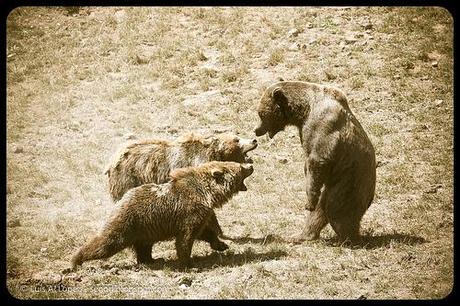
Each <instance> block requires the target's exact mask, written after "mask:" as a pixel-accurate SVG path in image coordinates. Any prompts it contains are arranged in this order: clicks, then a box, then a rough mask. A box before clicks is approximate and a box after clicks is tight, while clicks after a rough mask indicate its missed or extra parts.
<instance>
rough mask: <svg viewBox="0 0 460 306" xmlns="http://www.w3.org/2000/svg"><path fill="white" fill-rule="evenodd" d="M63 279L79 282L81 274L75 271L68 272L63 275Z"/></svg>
mask: <svg viewBox="0 0 460 306" xmlns="http://www.w3.org/2000/svg"><path fill="white" fill-rule="evenodd" d="M63 279H65V280H69V281H74V282H81V275H78V274H77V273H75V272H70V273H68V274H67V275H65V276H64V277H63Z"/></svg>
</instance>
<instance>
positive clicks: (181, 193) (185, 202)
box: [72, 161, 253, 268]
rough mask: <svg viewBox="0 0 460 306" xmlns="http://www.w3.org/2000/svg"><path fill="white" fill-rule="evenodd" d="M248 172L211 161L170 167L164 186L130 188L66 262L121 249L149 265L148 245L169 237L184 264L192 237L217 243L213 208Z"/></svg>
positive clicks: (187, 261)
mask: <svg viewBox="0 0 460 306" xmlns="http://www.w3.org/2000/svg"><path fill="white" fill-rule="evenodd" d="M252 172H253V168H252V165H249V164H239V163H235V162H216V161H213V162H209V163H205V164H202V165H200V166H197V167H188V168H181V169H175V170H173V171H172V172H171V180H170V181H169V182H167V183H164V184H160V185H157V184H154V183H150V184H145V185H142V186H139V187H136V188H133V189H131V190H130V191H128V192H127V193H126V194H125V195H124V196H123V198H122V199H121V201H120V203H119V204H120V207H119V209H118V210H117V211H116V213H115V214H114V216H113V217H112V218H111V219H110V220H109V221H108V222H107V224H106V225H105V227H104V229H103V230H102V233H100V234H99V235H97V236H96V237H94V238H93V239H91V240H90V241H89V242H88V243H86V244H85V245H84V246H83V247H82V248H81V249H80V250H79V251H78V253H77V254H76V255H75V256H74V257H73V258H72V267H73V268H75V267H76V266H77V265H81V264H82V263H83V262H84V261H87V260H93V259H102V258H107V257H110V256H112V255H114V254H116V253H117V252H119V251H121V250H123V249H124V248H127V247H132V248H133V249H134V252H135V253H136V257H137V261H138V263H145V262H151V261H152V257H151V250H152V246H153V244H154V243H155V242H158V241H164V240H169V239H172V238H175V240H176V252H177V256H178V258H179V261H180V263H181V264H183V265H186V266H188V265H189V264H190V254H191V250H192V245H193V242H194V240H195V239H197V238H198V237H200V236H203V235H205V236H207V238H208V239H209V240H210V242H211V243H219V242H218V239H217V234H218V230H219V229H218V225H217V223H216V222H215V221H216V220H215V218H213V217H212V216H213V215H214V212H213V208H216V207H221V206H222V205H223V204H224V203H226V202H227V201H228V200H229V199H230V198H231V197H232V196H233V195H234V194H236V193H237V192H238V191H244V190H247V188H246V186H245V185H244V179H245V178H246V177H248V176H249V175H251V174H252ZM203 231H207V232H205V233H203Z"/></svg>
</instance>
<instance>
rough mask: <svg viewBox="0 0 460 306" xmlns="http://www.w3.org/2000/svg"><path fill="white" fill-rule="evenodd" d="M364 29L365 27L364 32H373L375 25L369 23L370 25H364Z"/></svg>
mask: <svg viewBox="0 0 460 306" xmlns="http://www.w3.org/2000/svg"><path fill="white" fill-rule="evenodd" d="M363 27H364V30H371V29H372V28H373V27H374V25H373V24H372V23H370V22H368V23H366V24H364V25H363Z"/></svg>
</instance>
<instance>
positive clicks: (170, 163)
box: [105, 133, 257, 201]
mask: <svg viewBox="0 0 460 306" xmlns="http://www.w3.org/2000/svg"><path fill="white" fill-rule="evenodd" d="M256 147H257V140H256V139H243V138H240V137H238V136H235V135H231V134H218V135H215V136H208V137H205V136H202V135H199V134H194V133H190V134H186V135H183V136H181V137H179V138H178V139H177V140H176V141H168V140H163V139H150V140H142V141H137V142H134V143H131V144H129V145H127V146H125V147H124V148H122V150H121V151H119V152H118V153H116V154H115V155H114V157H113V159H112V162H111V163H110V164H109V165H108V167H107V169H106V171H105V174H107V176H108V181H109V191H110V195H111V197H112V199H113V200H114V201H118V200H119V199H121V197H122V196H123V194H125V192H127V191H128V190H129V189H131V188H133V187H137V186H140V185H142V184H147V183H156V184H161V183H165V182H166V181H167V180H168V179H169V172H170V171H171V170H172V169H175V168H183V167H189V166H197V165H199V164H202V163H205V162H209V161H213V160H215V161H234V162H239V163H245V162H250V159H249V158H248V156H247V153H248V152H249V151H251V150H254V149H255V148H256Z"/></svg>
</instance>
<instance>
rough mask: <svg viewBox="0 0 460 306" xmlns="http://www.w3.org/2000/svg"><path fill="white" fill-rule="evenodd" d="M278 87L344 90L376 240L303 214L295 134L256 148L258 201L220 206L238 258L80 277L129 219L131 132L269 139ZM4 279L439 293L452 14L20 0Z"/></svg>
mask: <svg viewBox="0 0 460 306" xmlns="http://www.w3.org/2000/svg"><path fill="white" fill-rule="evenodd" d="M277 77H283V78H284V79H285V80H302V81H311V82H319V83H325V84H330V85H334V86H337V87H338V88H340V89H341V90H343V91H344V92H345V93H346V94H347V96H348V98H349V104H350V108H351V109H352V110H353V112H354V113H355V115H356V117H357V118H358V120H360V122H361V123H362V125H363V127H364V128H365V130H366V131H367V133H368V134H369V136H370V138H371V140H372V142H373V144H374V146H375V149H376V155H377V161H378V168H377V187H376V195H375V199H374V202H373V204H372V205H371V206H370V208H369V210H368V212H367V213H366V214H365V216H364V218H363V221H362V228H361V232H362V234H363V235H364V240H365V242H366V243H365V245H363V246H360V247H346V246H343V245H340V244H338V243H337V241H336V240H335V239H334V237H335V234H334V232H333V231H332V229H331V227H330V226H327V227H326V228H325V230H324V231H323V232H322V234H321V238H320V239H319V240H318V241H314V242H303V243H300V244H295V243H292V242H291V241H292V240H291V238H292V237H294V236H296V235H298V234H300V232H301V230H302V227H303V225H304V220H305V217H306V216H307V214H308V212H307V211H305V209H304V202H305V199H306V196H305V180H304V174H303V161H304V156H303V151H302V148H301V146H300V140H299V136H298V133H297V130H296V129H295V128H292V127H289V128H287V129H286V130H285V131H284V132H281V133H279V134H278V135H276V137H274V139H271V140H270V139H268V138H267V137H266V136H264V137H261V138H259V139H258V140H259V147H258V148H257V149H256V150H255V151H253V152H251V153H250V155H251V156H252V158H253V160H254V164H253V165H254V169H255V171H254V174H253V175H252V176H251V177H249V178H248V179H247V186H248V191H246V192H240V193H239V194H238V195H237V196H236V197H234V198H233V199H232V200H231V201H230V202H229V203H227V204H226V205H225V206H224V207H223V208H221V209H218V210H216V214H217V216H218V219H219V222H220V224H221V226H222V228H223V231H224V233H225V234H226V235H227V236H230V237H232V239H231V240H227V241H226V242H227V243H228V244H229V245H230V249H229V250H227V251H225V252H222V253H218V252H214V251H212V250H211V249H210V248H209V246H208V244H206V243H204V242H196V243H195V245H194V248H193V250H192V256H193V258H192V260H193V262H194V267H193V268H191V269H188V270H186V271H180V270H177V269H176V268H175V265H174V263H175V262H176V253H175V249H174V243H173V242H172V241H171V242H163V243H160V244H158V245H155V246H154V248H153V253H152V254H153V257H154V258H163V259H164V260H165V262H164V263H161V264H160V263H158V264H154V265H136V262H135V258H134V257H133V254H132V252H131V251H130V250H125V251H123V252H121V253H118V254H116V255H115V256H113V257H111V258H110V259H108V260H99V261H91V262H87V263H85V264H84V265H83V266H82V267H81V268H80V269H78V270H76V271H74V272H70V273H65V272H66V268H68V267H69V265H70V263H69V262H70V259H71V257H72V255H73V254H74V253H75V252H76V251H77V250H78V248H79V247H80V246H81V245H82V244H83V243H84V242H85V241H86V240H87V239H89V238H90V237H91V236H92V235H94V234H96V233H97V232H98V231H99V230H100V229H101V227H102V226H103V224H104V222H105V220H106V219H107V218H108V216H109V215H110V213H111V212H112V211H113V210H114V209H115V205H114V204H113V203H111V200H110V197H109V194H108V190H107V179H106V177H105V176H104V174H103V170H104V166H105V165H106V163H107V162H108V161H109V159H110V156H111V155H112V154H113V152H114V151H115V150H116V149H117V148H118V147H119V146H120V145H122V144H123V143H124V142H126V141H127V140H130V139H143V138H150V137H161V138H165V139H175V138H176V137H177V136H178V135H181V134H183V133H186V132H190V131H196V132H200V131H201V132H213V133H220V132H225V131H227V132H232V133H238V135H240V136H241V137H247V138H254V137H255V135H254V132H253V130H254V127H255V126H256V124H257V123H258V116H257V111H256V107H257V104H258V101H259V98H260V96H261V93H262V92H263V90H264V88H266V86H267V85H269V84H271V83H273V82H275V81H276V78H277ZM6 218H7V228H6V238H7V246H6V251H7V275H6V277H7V287H8V291H9V292H10V293H11V294H12V295H13V296H14V297H16V298H20V299H75V298H77V299H81V298H83V299H100V298H104V299H126V298H130V299H202V298H206V299H208V298H209V299H272V298H282V299H440V298H443V297H446V296H447V295H448V294H449V293H450V292H451V290H452V287H453V19H452V17H451V15H450V14H449V12H448V11H446V10H445V9H442V8H433V7H431V8H421V7H419V8H415V7H412V8H403V7H392V8H389V7H371V8H368V7H328V8H326V7H296V8H291V7H276V8H268V7H244V8H243V7H235V8H230V7H228V8H223V7H205V8H199V7H164V8H155V7H136V8H130V7H119V8H117V7H81V8H74V7H72V8H61V7H49V8H47V7H24V8H18V9H15V10H14V11H12V12H11V13H10V15H9V16H8V19H7V216H6Z"/></svg>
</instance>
